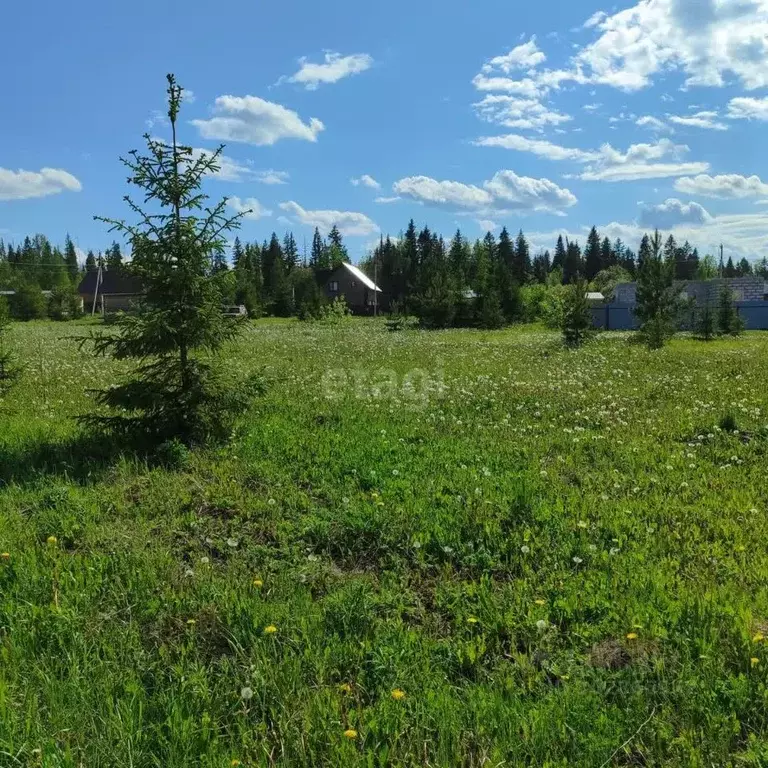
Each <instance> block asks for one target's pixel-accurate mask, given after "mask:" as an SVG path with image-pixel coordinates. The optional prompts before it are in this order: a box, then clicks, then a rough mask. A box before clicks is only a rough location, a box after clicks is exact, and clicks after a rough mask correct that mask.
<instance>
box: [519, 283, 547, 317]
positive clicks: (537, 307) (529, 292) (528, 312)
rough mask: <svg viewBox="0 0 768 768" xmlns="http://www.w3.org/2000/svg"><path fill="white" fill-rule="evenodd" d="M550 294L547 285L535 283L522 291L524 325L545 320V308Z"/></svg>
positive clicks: (521, 307)
mask: <svg viewBox="0 0 768 768" xmlns="http://www.w3.org/2000/svg"><path fill="white" fill-rule="evenodd" d="M548 294H549V289H548V288H547V286H546V285H542V284H541V283H535V284H533V285H524V286H523V287H522V288H521V289H520V319H521V320H522V322H524V323H535V322H538V321H539V320H542V319H544V306H545V302H546V300H547V296H548Z"/></svg>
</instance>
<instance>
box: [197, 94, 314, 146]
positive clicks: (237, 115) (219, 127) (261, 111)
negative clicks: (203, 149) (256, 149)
mask: <svg viewBox="0 0 768 768" xmlns="http://www.w3.org/2000/svg"><path fill="white" fill-rule="evenodd" d="M213 111H214V115H215V116H214V117H212V118H210V119H208V120H192V125H194V126H196V127H197V128H198V130H199V131H200V135H201V136H202V137H203V138H205V139H221V140H224V141H239V142H244V143H246V144H255V145H256V146H271V145H272V144H274V143H275V142H277V141H280V140H281V139H299V140H302V141H312V142H315V141H317V137H318V134H319V133H320V132H321V131H323V130H324V129H325V126H324V125H323V124H322V122H321V121H320V120H318V119H317V118H316V117H313V118H310V120H309V122H308V123H305V122H303V121H302V119H301V118H300V117H299V115H298V114H297V113H296V112H294V111H293V110H291V109H288V108H287V107H284V106H282V105H281V104H275V103H274V102H271V101H266V100H264V99H261V98H259V97H258V96H219V97H218V98H217V99H216V102H215V104H214V108H213Z"/></svg>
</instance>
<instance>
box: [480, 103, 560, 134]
mask: <svg viewBox="0 0 768 768" xmlns="http://www.w3.org/2000/svg"><path fill="white" fill-rule="evenodd" d="M474 107H475V111H476V112H477V115H478V117H480V118H482V119H483V120H486V121H487V122H489V123H497V124H499V125H504V126H506V127H507V128H518V129H521V130H526V129H529V130H530V129H533V130H541V129H542V128H544V127H545V126H547V125H560V124H561V123H567V122H568V121H569V120H571V119H572V118H571V116H570V115H564V114H563V113H561V112H558V111H556V110H554V109H550V108H549V107H547V106H545V105H544V104H542V103H541V102H540V101H538V100H537V99H527V98H521V97H516V96H507V95H499V94H488V95H487V96H486V97H485V98H484V99H483V100H482V101H479V102H477V103H476V104H475V105H474Z"/></svg>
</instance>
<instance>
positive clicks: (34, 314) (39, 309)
mask: <svg viewBox="0 0 768 768" xmlns="http://www.w3.org/2000/svg"><path fill="white" fill-rule="evenodd" d="M46 309H47V307H46V301H45V296H44V295H43V292H42V290H41V289H40V286H39V285H37V284H36V283H30V282H25V283H22V284H21V285H19V286H18V287H17V288H16V294H15V295H14V296H12V297H11V316H12V317H14V318H15V319H16V320H39V319H41V318H43V317H45V315H46Z"/></svg>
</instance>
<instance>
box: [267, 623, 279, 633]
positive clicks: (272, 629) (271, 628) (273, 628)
mask: <svg viewBox="0 0 768 768" xmlns="http://www.w3.org/2000/svg"><path fill="white" fill-rule="evenodd" d="M275 632H277V627H276V626H275V625H274V624H270V625H269V626H268V627H264V634H265V635H274V634H275Z"/></svg>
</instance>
